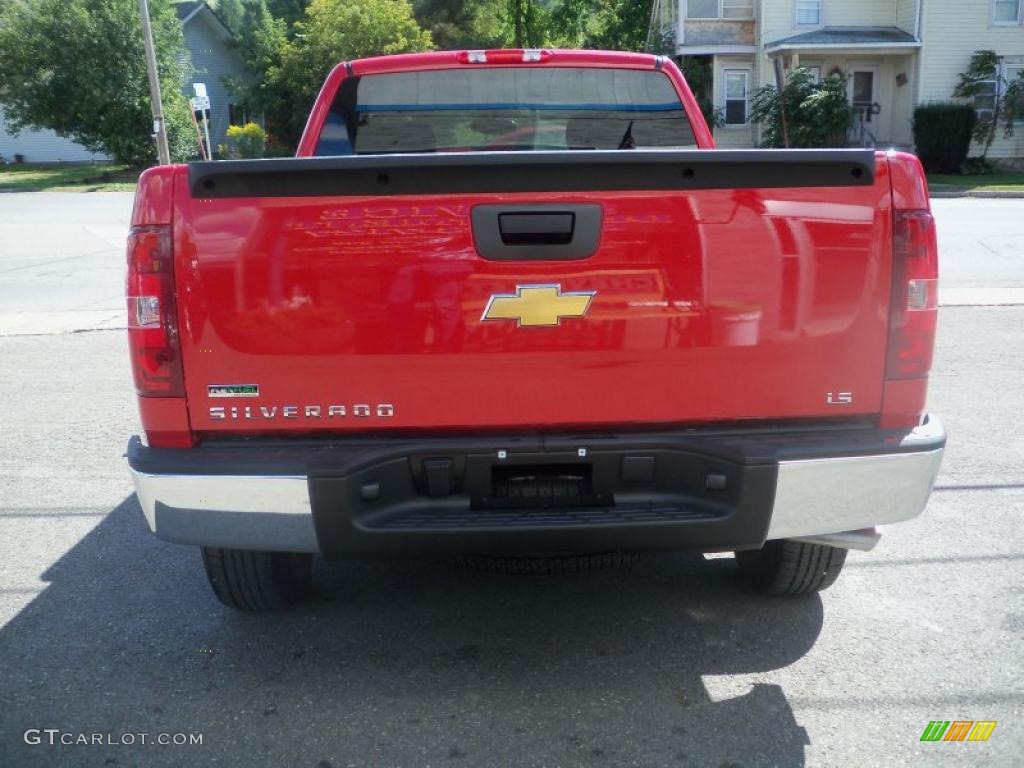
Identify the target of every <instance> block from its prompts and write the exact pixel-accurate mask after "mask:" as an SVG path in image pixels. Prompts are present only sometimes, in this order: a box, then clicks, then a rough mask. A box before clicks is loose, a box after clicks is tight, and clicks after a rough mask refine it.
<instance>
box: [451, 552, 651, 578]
mask: <svg viewBox="0 0 1024 768" xmlns="http://www.w3.org/2000/svg"><path fill="white" fill-rule="evenodd" d="M636 560H637V554H636V553H635V552H600V553H597V554H589V555H588V554H571V555H515V556H508V557H502V556H497V555H466V556H465V557H463V558H462V562H463V563H464V564H465V565H466V567H467V568H469V569H470V570H472V571H477V572H479V573H500V574H511V575H516V576H524V575H547V576H550V575H555V574H561V573H586V572H588V571H600V570H604V569H606V568H616V567H618V566H620V565H624V564H627V563H632V562H635V561H636Z"/></svg>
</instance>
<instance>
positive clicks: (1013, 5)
mask: <svg viewBox="0 0 1024 768" xmlns="http://www.w3.org/2000/svg"><path fill="white" fill-rule="evenodd" d="M1019 21H1020V0H993V3H992V23H993V24H1017V23H1018V22H1019Z"/></svg>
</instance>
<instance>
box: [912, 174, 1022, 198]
mask: <svg viewBox="0 0 1024 768" xmlns="http://www.w3.org/2000/svg"><path fill="white" fill-rule="evenodd" d="M928 186H929V187H930V188H931V189H934V190H952V189H969V190H971V191H972V192H979V191H985V192H1021V193H1024V173H983V174H977V175H967V174H959V173H934V174H931V175H930V176H928Z"/></svg>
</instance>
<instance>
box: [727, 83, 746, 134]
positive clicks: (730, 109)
mask: <svg viewBox="0 0 1024 768" xmlns="http://www.w3.org/2000/svg"><path fill="white" fill-rule="evenodd" d="M749 78H750V73H749V72H748V71H746V70H735V69H733V70H729V69H727V70H726V71H725V124H726V125H746V124H747V112H748V109H747V100H748V90H747V81H748V80H749Z"/></svg>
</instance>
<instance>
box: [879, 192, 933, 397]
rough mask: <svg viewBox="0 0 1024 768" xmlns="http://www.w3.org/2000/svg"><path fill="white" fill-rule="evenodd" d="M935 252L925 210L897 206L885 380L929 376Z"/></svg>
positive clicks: (928, 214)
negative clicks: (898, 207) (908, 209)
mask: <svg viewBox="0 0 1024 768" xmlns="http://www.w3.org/2000/svg"><path fill="white" fill-rule="evenodd" d="M938 278H939V255H938V244H937V241H936V237H935V220H934V219H933V218H932V215H931V213H929V212H928V211H921V210H916V211H896V213H895V217H894V220H893V253H892V294H891V298H890V309H889V352H888V359H887V360H886V366H885V378H886V379H917V378H923V377H925V376H927V375H928V371H929V370H930V369H931V367H932V353H933V350H934V348H935V326H936V320H937V318H938V312H939V293H938V285H939V281H938Z"/></svg>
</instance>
